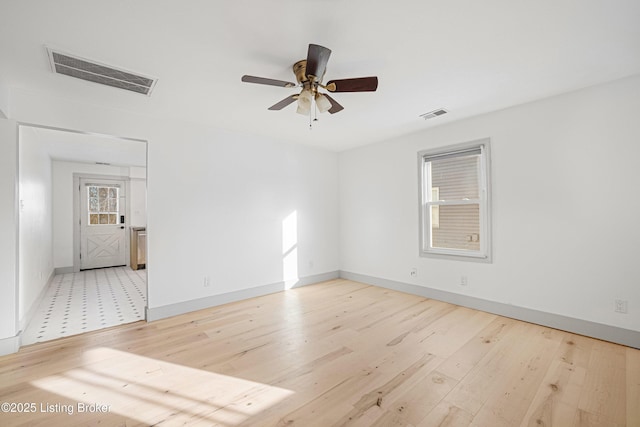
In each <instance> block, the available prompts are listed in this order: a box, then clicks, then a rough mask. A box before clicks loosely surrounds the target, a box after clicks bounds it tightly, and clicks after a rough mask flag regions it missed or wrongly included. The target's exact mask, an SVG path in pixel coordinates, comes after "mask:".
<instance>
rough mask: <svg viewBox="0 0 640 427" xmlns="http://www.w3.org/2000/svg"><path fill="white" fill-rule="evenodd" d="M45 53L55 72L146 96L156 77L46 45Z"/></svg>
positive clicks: (149, 93)
mask: <svg viewBox="0 0 640 427" xmlns="http://www.w3.org/2000/svg"><path fill="white" fill-rule="evenodd" d="M47 53H48V54H49V62H50V63H51V69H52V71H53V72H54V73H57V74H64V75H66V76H71V77H75V78H78V79H81V80H86V81H89V82H94V83H99V84H102V85H107V86H111V87H117V88H119V89H124V90H128V91H131V92H135V93H141V94H144V95H147V96H150V95H151V91H152V90H153V87H154V86H155V84H156V82H157V79H155V78H153V77H147V76H141V75H139V74H135V73H132V72H130V71H124V70H121V69H118V68H115V67H112V66H109V65H105V64H100V63H98V62H95V61H91V60H88V59H85V58H80V57H77V56H73V55H70V54H68V53H62V52H59V51H55V50H53V49H51V48H49V47H47Z"/></svg>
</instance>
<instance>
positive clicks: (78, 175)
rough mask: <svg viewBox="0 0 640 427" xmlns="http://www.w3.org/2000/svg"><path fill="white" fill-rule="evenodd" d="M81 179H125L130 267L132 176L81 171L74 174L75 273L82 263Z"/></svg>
mask: <svg viewBox="0 0 640 427" xmlns="http://www.w3.org/2000/svg"><path fill="white" fill-rule="evenodd" d="M81 179H89V180H91V179H96V180H98V179H105V180H118V181H124V184H125V193H126V194H125V203H126V206H125V218H127V219H126V220H125V227H126V228H125V232H124V250H125V257H124V258H125V262H126V266H127V267H128V266H129V264H130V257H128V256H127V254H128V253H129V251H130V248H129V245H130V242H129V241H130V239H129V238H128V236H129V234H128V230H127V229H128V228H129V226H128V224H129V220H130V219H131V178H130V177H128V176H122V175H98V174H87V173H81V172H76V173H74V174H73V272H74V273H78V272H79V271H80V266H81V265H82V263H81V262H80V261H81V260H80V237H81V231H80V216H81V212H80V211H81V210H82V208H81V206H80V197H81V196H80V193H81V188H80V187H81V186H80V180H81Z"/></svg>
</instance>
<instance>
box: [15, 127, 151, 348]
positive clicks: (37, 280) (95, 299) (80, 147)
mask: <svg viewBox="0 0 640 427" xmlns="http://www.w3.org/2000/svg"><path fill="white" fill-rule="evenodd" d="M18 147H19V152H18V170H19V175H20V177H19V189H18V194H19V199H20V203H19V255H18V263H19V272H18V287H19V298H18V300H19V319H20V329H21V331H22V333H23V344H27V343H32V342H36V341H43V340H44V339H35V338H37V336H35V334H32V335H34V339H35V340H34V341H30V342H25V340H24V337H25V336H26V334H25V332H26V331H27V327H28V326H30V325H29V322H30V321H32V320H33V321H34V322H35V323H38V322H40V321H42V323H43V324H46V323H45V322H50V321H51V320H53V319H54V317H55V318H56V319H58V320H61V321H63V322H61V325H70V324H71V323H72V317H69V318H67V317H68V316H70V312H69V313H68V312H67V310H73V309H75V308H81V309H83V311H82V313H81V315H85V314H86V316H87V318H86V319H82V322H77V323H74V324H73V327H67V328H66V330H67V331H69V333H82V332H86V331H88V330H95V329H101V328H103V327H108V326H113V325H114V322H116V323H115V324H118V323H117V322H118V321H122V323H128V322H131V321H136V320H144V319H145V311H146V296H147V295H148V287H149V285H148V281H147V274H146V273H147V270H140V271H129V270H130V269H129V267H128V264H129V239H128V233H129V226H133V225H138V226H146V178H147V175H146V166H147V162H146V159H147V154H146V153H147V142H146V141H143V140H139V139H130V138H121V137H114V136H110V135H97V134H87V133H84V132H78V131H74V130H69V129H60V128H51V127H45V126H38V125H33V124H19V140H18ZM76 175H82V176H84V177H86V178H87V180H85V181H83V182H82V186H81V188H82V190H83V193H84V194H85V196H86V197H85V198H84V205H85V206H84V210H85V211H84V213H80V200H81V198H80V197H77V196H76V195H75V194H74V191H75V192H77V193H79V191H80V190H78V186H79V185H80V182H79V181H78V182H77V184H78V185H75V182H74V180H75V176H76ZM134 183H135V185H134ZM132 188H133V189H134V190H135V191H134V193H135V192H136V191H137V200H136V201H135V202H134V203H130V196H131V189H132ZM74 189H75V190H74ZM76 200H77V202H76ZM76 203H77V204H76ZM134 213H135V215H133V214H134ZM80 217H82V218H83V219H84V221H83V223H84V225H85V227H86V228H85V229H84V230H83V231H84V232H83V233H81V234H82V238H83V240H84V243H83V244H82V245H81V244H80V240H79V238H78V236H76V233H77V234H80V230H77V225H78V224H80V222H79V218H80ZM132 219H134V220H135V221H137V222H135V223H134V222H132ZM76 242H78V243H77V244H76ZM76 246H78V248H80V247H82V251H83V253H82V258H83V259H84V261H85V263H83V264H79V263H78V264H77V265H76V261H75V258H76ZM77 258H78V259H80V252H79V251H78V252H77ZM114 266H119V267H114ZM80 269H82V270H85V271H82V272H81V271H80ZM91 269H101V270H91ZM78 273H86V274H78ZM74 274H75V275H74ZM94 288H95V289H94ZM63 294H64V295H63ZM63 296H64V301H65V304H67V303H68V302H70V304H68V305H69V307H67V306H65V307H61V306H60V304H59V303H60V301H61V299H62V298H63ZM76 296H77V297H78V298H79V299H77V300H75V299H73V298H75V297H76ZM49 297H50V298H51V299H49V300H47V301H45V299H47V298H49ZM53 301H57V303H56V304H53ZM92 304H93V305H92ZM92 313H95V316H97V318H92V317H91V316H92ZM101 315H102V317H101ZM36 318H37V320H35V319H36ZM76 318H77V317H76ZM65 322H66V323H65ZM83 323H85V324H84V325H83ZM49 324H50V323H49ZM60 329H64V328H62V326H61V327H60ZM42 335H43V334H39V336H42ZM45 335H46V334H45ZM61 336H64V335H61ZM45 338H46V339H51V337H50V336H47V337H45Z"/></svg>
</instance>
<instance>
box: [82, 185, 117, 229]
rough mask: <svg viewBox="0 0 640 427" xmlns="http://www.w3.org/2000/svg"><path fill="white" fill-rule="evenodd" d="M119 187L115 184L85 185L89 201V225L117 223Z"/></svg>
mask: <svg viewBox="0 0 640 427" xmlns="http://www.w3.org/2000/svg"><path fill="white" fill-rule="evenodd" d="M119 193H120V188H118V187H117V186H104V185H93V184H90V185H87V198H88V202H89V221H88V224H89V225H105V224H119V223H120V222H119V218H118V209H119V206H118V202H119V198H118V197H119V196H120V194H119Z"/></svg>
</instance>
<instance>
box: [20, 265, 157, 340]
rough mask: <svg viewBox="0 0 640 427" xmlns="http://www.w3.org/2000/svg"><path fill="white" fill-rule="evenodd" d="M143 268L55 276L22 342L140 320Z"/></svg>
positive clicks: (143, 289) (111, 269) (91, 271)
mask: <svg viewBox="0 0 640 427" xmlns="http://www.w3.org/2000/svg"><path fill="white" fill-rule="evenodd" d="M146 282H147V270H135V271H134V270H132V269H131V268H129V267H114V268H102V269H96V270H86V271H81V272H79V273H69V274H59V275H56V276H55V277H54V278H53V280H52V282H51V284H50V285H49V289H47V290H46V291H45V295H44V297H43V298H42V301H41V302H40V304H39V306H38V309H37V311H36V313H35V314H34V316H33V318H32V319H31V321H30V322H29V325H28V326H27V327H26V329H25V331H24V334H23V336H22V345H27V344H33V343H36V342H42V341H49V340H52V339H56V338H60V337H66V336H70V335H76V334H81V333H84V332H89V331H95V330H97V329H102V328H108V327H109V326H115V325H121V324H123V323H131V322H136V321H138V320H142V319H144V307H145V305H146V299H147V298H146V292H147V285H146Z"/></svg>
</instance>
